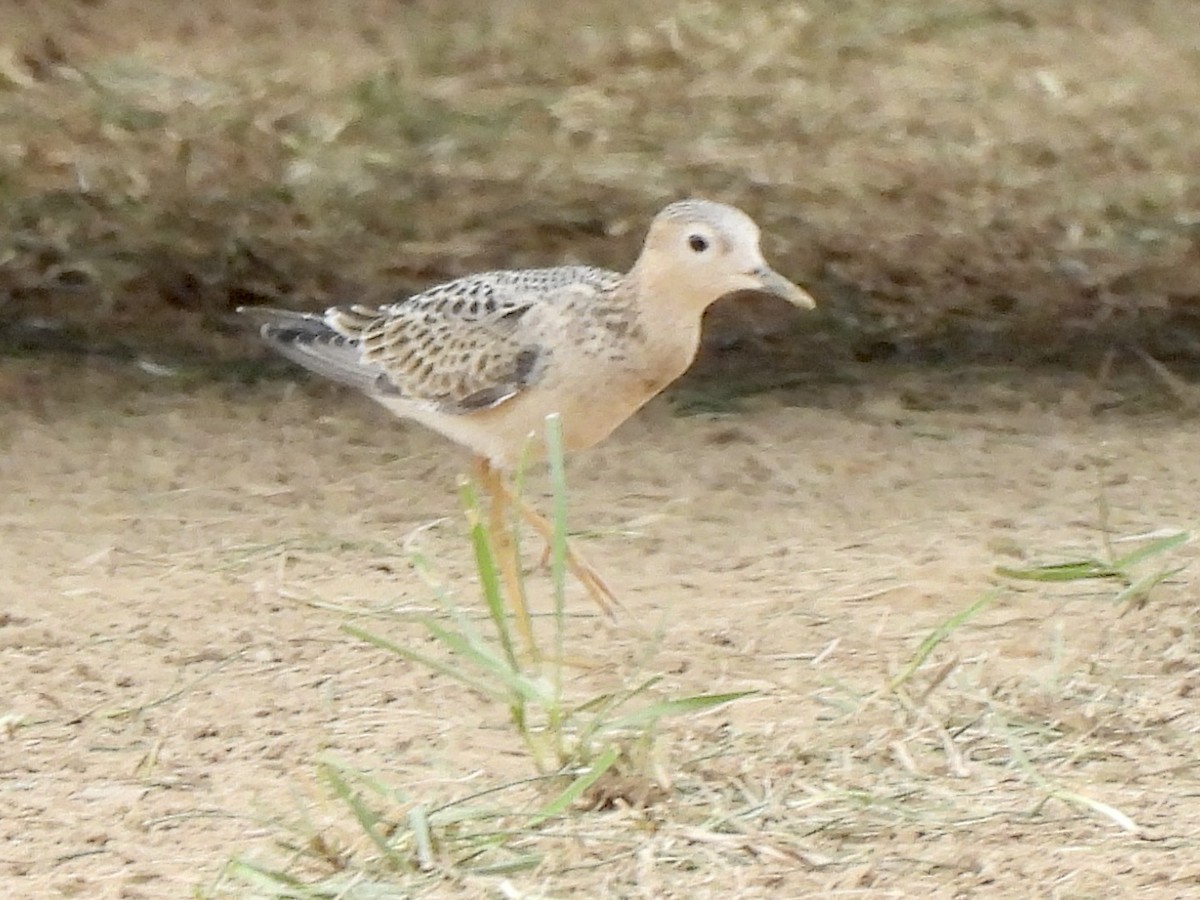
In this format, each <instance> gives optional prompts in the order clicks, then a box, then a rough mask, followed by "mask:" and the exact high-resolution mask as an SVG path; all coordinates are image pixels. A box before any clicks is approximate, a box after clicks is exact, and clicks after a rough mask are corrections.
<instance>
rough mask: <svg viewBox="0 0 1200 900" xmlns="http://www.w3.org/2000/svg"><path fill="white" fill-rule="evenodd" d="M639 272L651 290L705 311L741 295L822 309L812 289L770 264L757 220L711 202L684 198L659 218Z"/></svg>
mask: <svg viewBox="0 0 1200 900" xmlns="http://www.w3.org/2000/svg"><path fill="white" fill-rule="evenodd" d="M635 272H636V273H637V275H638V277H639V278H640V279H641V281H642V283H643V284H644V285H645V287H646V288H647V289H648V290H649V291H651V292H654V293H659V292H662V293H669V294H670V295H672V296H677V297H679V298H680V299H681V300H684V301H685V302H688V304H689V305H695V306H698V307H699V308H700V309H704V308H705V307H707V306H708V305H709V304H711V303H713V302H714V301H716V300H718V299H720V298H721V297H724V296H726V295H727V294H734V293H738V292H740V291H757V292H763V293H767V294H774V295H775V296H777V297H782V298H783V299H784V300H786V301H788V302H789V303H791V304H793V305H794V306H798V307H802V308H804V309H814V308H815V307H816V302H815V301H814V300H813V298H812V296H811V295H810V294H809V293H808V292H807V291H804V290H802V289H801V288H799V287H797V286H796V285H794V284H792V283H791V282H790V281H788V280H787V279H786V278H784V277H783V276H782V275H780V274H779V273H778V272H776V271H775V270H774V269H772V268H771V267H770V266H769V265H767V262H766V260H765V259H763V255H762V249H761V248H760V247H759V230H758V226H757V225H755V224H754V220H753V219H751V218H750V217H749V216H748V215H746V214H745V213H744V212H742V211H741V210H740V209H735V208H734V207H732V206H726V205H725V204H723V203H715V202H713V201H711V200H681V201H679V202H677V203H672V204H671V205H670V206H668V207H666V208H665V209H664V210H663V211H662V212H660V213H659V214H658V215H657V216H655V217H654V221H653V222H651V224H650V231H649V233H648V234H647V235H646V243H645V245H644V246H643V248H642V254H641V256H640V257H639V259H638V262H637V265H636V267H635Z"/></svg>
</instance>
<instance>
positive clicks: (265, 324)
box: [238, 306, 386, 393]
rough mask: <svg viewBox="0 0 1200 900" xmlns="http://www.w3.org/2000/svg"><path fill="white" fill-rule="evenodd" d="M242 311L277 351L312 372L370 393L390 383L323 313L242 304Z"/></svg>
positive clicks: (356, 345) (353, 342)
mask: <svg viewBox="0 0 1200 900" xmlns="http://www.w3.org/2000/svg"><path fill="white" fill-rule="evenodd" d="M238 312H239V313H241V314H242V315H245V316H247V317H248V318H249V319H251V320H252V321H253V322H254V323H255V324H257V325H258V333H259V335H260V336H261V337H262V339H263V340H264V341H265V342H266V343H267V345H268V346H269V347H271V348H272V349H273V350H275V352H277V353H279V354H280V355H282V356H285V357H287V358H288V359H290V360H291V361H292V362H294V363H298V364H300V365H301V366H303V367H304V368H306V369H308V370H309V371H311V372H315V373H317V374H318V375H323V376H324V377H326V378H331V379H333V380H334V381H337V382H340V383H342V384H345V385H349V386H350V387H353V388H358V389H359V390H361V391H366V392H367V393H379V392H380V388H381V382H386V376H384V375H383V373H382V372H381V371H380V369H379V368H377V367H376V366H373V365H369V364H364V363H363V362H362V353H361V350H360V349H359V346H358V342H357V341H354V340H351V339H350V338H348V337H346V336H345V335H343V334H341V333H340V332H338V331H336V330H334V329H333V328H331V327H330V326H329V325H328V324H327V323H326V321H325V317H324V316H322V315H319V314H317V313H301V312H292V311H291V310H286V309H273V308H271V307H267V306H240V307H238Z"/></svg>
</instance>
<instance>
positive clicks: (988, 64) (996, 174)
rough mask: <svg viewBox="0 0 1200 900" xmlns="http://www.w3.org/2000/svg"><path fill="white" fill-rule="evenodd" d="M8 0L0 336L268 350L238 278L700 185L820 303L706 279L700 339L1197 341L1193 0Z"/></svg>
mask: <svg viewBox="0 0 1200 900" xmlns="http://www.w3.org/2000/svg"><path fill="white" fill-rule="evenodd" d="M151 7H152V9H151ZM0 15H2V21H0V353H4V354H13V353H31V352H32V353H41V352H47V351H55V352H60V351H61V352H66V353H87V354H91V355H96V354H103V355H110V356H116V357H118V358H130V357H139V358H140V357H147V358H152V359H154V360H156V361H158V362H160V363H162V364H164V365H192V366H197V365H199V366H213V365H215V366H218V367H220V368H222V369H224V370H226V371H228V370H229V369H228V367H230V366H234V367H235V368H236V366H237V365H238V364H239V361H246V360H262V362H261V365H263V366H274V365H283V364H282V363H276V362H274V361H272V362H269V363H268V362H267V361H266V359H265V357H264V356H263V355H262V353H261V351H260V350H259V348H257V347H256V346H255V342H254V341H253V339H252V337H250V336H247V334H246V333H245V331H244V329H243V328H242V327H241V326H240V325H239V323H237V322H236V320H235V318H234V317H233V316H232V315H231V310H232V309H233V307H235V306H237V305H238V304H243V303H265V304H276V303H278V304H288V305H293V306H299V307H308V308H319V307H322V306H324V305H327V304H329V303H332V302H344V301H348V300H362V299H366V300H383V299H386V298H388V297H390V296H393V295H395V294H397V293H403V292H411V291H416V290H419V289H420V288H422V287H425V286H427V285H429V284H431V283H433V282H436V281H439V280H444V279H447V278H451V277H454V276H457V275H461V274H464V273H467V272H471V271H476V270H481V269H487V268H492V267H517V266H527V265H553V264H560V263H569V262H588V263H594V264H598V265H603V266H608V267H612V268H617V269H622V268H624V267H627V266H628V265H629V263H630V262H631V261H632V259H633V258H634V256H635V255H636V252H637V249H638V246H639V243H640V241H641V238H642V235H643V230H644V228H645V226H646V224H647V222H648V220H649V218H650V216H651V215H653V213H654V212H655V211H656V210H657V209H658V208H659V207H661V206H662V205H663V204H664V203H666V202H668V201H670V200H673V199H677V198H680V197H685V196H691V195H702V196H709V197H713V198H716V199H720V200H724V201H728V202H731V203H735V204H738V205H740V206H742V207H743V208H745V209H746V210H747V211H748V212H750V213H751V214H752V215H754V216H755V217H756V218H757V219H758V220H759V222H760V223H761V224H762V225H763V229H764V233H765V250H766V253H767V255H768V257H769V258H770V259H771V260H772V261H773V262H774V263H775V264H776V265H777V267H778V268H779V269H780V270H781V271H783V272H784V273H786V274H787V275H789V276H790V277H792V278H793V279H794V280H796V281H798V282H799V283H801V284H804V285H806V286H808V287H809V288H810V289H811V290H812V292H813V293H814V294H815V295H817V296H818V298H819V299H820V300H821V301H822V303H823V312H822V315H821V316H820V317H819V318H816V319H814V318H813V317H804V318H803V319H798V318H797V317H796V315H795V314H794V313H793V312H792V311H790V310H786V309H779V308H777V307H776V306H775V305H773V304H770V303H767V302H766V301H762V300H755V299H752V298H739V299H737V300H734V301H731V302H727V303H723V304H722V305H720V306H719V307H718V308H717V309H715V310H714V312H713V314H712V321H711V322H710V325H711V328H710V329H709V336H708V342H707V348H706V354H705V358H706V359H707V360H708V363H709V364H712V362H713V359H714V358H716V357H720V358H721V359H722V360H723V363H722V364H723V365H726V366H731V365H736V362H737V360H738V358H739V357H740V356H742V355H745V356H748V357H749V358H751V359H753V360H754V365H755V366H756V367H759V366H761V364H762V360H763V358H764V355H765V357H766V358H767V360H768V362H769V365H770V367H771V371H772V372H774V373H777V374H778V375H779V376H780V377H786V376H787V375H788V373H794V372H798V371H799V372H802V371H805V370H807V369H813V370H817V369H821V370H828V369H831V368H837V365H838V363H839V362H843V363H845V364H846V365H850V366H853V365H857V364H861V363H873V362H877V361H892V362H917V363H922V364H924V363H928V362H936V363H938V364H942V365H953V364H955V363H957V362H967V363H970V362H978V361H985V362H995V361H1003V362H1009V361H1018V362H1021V363H1022V364H1025V363H1031V362H1049V363H1054V364H1058V365H1062V364H1067V365H1069V366H1072V367H1075V366H1095V365H1105V364H1107V363H1106V361H1107V362H1112V361H1113V360H1114V359H1121V358H1129V359H1131V360H1134V366H1135V367H1137V368H1142V364H1141V363H1140V362H1137V361H1136V357H1137V356H1138V355H1139V351H1140V353H1141V354H1148V355H1150V356H1152V357H1153V358H1154V359H1156V360H1158V361H1160V362H1162V363H1166V364H1168V365H1169V366H1170V367H1171V368H1172V370H1173V371H1175V372H1186V371H1187V370H1188V369H1189V368H1190V367H1194V365H1195V363H1196V362H1197V361H1198V360H1200V304H1198V302H1197V301H1198V299H1200V28H1197V25H1196V6H1195V4H1194V3H1193V2H1191V0H1151V2H1142V3H1126V2H1115V0H1113V2H1105V0H1088V2H1084V0H1078V2H1069V0H1068V2H1061V3H1054V4H1046V3H1041V2H1036V0H933V2H928V0H891V2H884V0H857V2H844V0H836V2H835V0H812V2H807V3H767V2H752V3H733V2H725V0H694V2H693V0H681V2H663V0H595V2H588V3H571V2H563V0H553V2H551V0H525V2H505V0H500V2H493V3H488V4H478V3H475V2H467V0H438V2H420V0H412V2H397V0H386V2H385V0H338V2H332V0H258V2H252V0H223V2H222V0H211V2H203V3H193V4H167V3H162V4H149V5H148V4H146V3H145V2H139V0H78V2H67V0H55V2H43V3H11V4H6V5H5V7H4V11H3V13H2V14H0ZM742 351H746V352H745V354H742ZM1131 351H1132V352H1131ZM702 368H703V366H702ZM289 371H290V370H289ZM760 371H761V370H760Z"/></svg>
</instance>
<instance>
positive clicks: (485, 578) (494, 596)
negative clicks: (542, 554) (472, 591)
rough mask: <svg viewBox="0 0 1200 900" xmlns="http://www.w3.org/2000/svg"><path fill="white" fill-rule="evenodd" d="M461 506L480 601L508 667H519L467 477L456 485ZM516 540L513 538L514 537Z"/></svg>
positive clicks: (492, 555) (487, 542) (491, 554)
mask: <svg viewBox="0 0 1200 900" xmlns="http://www.w3.org/2000/svg"><path fill="white" fill-rule="evenodd" d="M459 493H460V495H461V497H462V503H463V508H464V509H465V511H466V514H467V526H468V532H469V534H470V538H471V547H472V549H473V550H474V552H475V569H476V571H478V572H479V587H480V590H481V591H482V592H483V602H484V604H485V605H486V606H487V611H488V615H489V616H490V617H491V619H492V623H493V625H494V626H495V628H496V635H497V637H498V638H499V640H500V646H501V648H502V649H503V650H504V655H505V657H506V658H507V659H508V664H509V667H510V668H511V669H514V670H515V669H519V668H520V666H519V663H518V661H517V654H516V651H515V649H514V648H513V641H512V633H511V631H510V630H509V627H508V612H507V610H506V609H505V605H504V595H503V593H502V591H501V588H500V570H499V569H498V568H497V566H496V554H495V553H494V552H493V549H492V541H491V538H490V536H489V535H488V530H487V528H486V527H485V526H484V524H483V517H482V516H481V515H480V511H479V497H478V495H477V494H476V493H475V489H474V488H473V487H472V485H471V483H470V482H469V481H467V480H465V479H464V480H463V481H462V482H461V484H460V485H459ZM514 540H515V538H514Z"/></svg>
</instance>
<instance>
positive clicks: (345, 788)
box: [320, 766, 412, 872]
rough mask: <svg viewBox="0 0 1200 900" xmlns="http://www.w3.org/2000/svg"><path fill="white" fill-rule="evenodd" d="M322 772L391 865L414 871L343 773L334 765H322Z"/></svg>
mask: <svg viewBox="0 0 1200 900" xmlns="http://www.w3.org/2000/svg"><path fill="white" fill-rule="evenodd" d="M320 771H321V774H322V775H323V776H324V778H325V780H326V782H328V784H329V786H330V787H331V788H332V789H333V792H334V794H335V795H336V796H337V797H338V798H339V799H340V800H341V801H342V802H343V803H345V804H346V805H347V806H348V807H350V812H351V814H352V815H353V816H354V819H355V821H356V822H358V827H359V828H360V829H362V832H363V834H365V835H366V836H367V837H368V838H369V839H370V841H371V843H372V844H374V845H375V848H376V849H377V850H378V851H379V852H380V854H381V855H382V856H383V858H384V859H386V860H387V862H388V863H389V865H390V866H391V867H392V868H393V869H395V870H396V871H398V872H409V871H412V864H411V863H410V862H409V861H408V860H407V859H406V858H405V857H404V856H403V854H400V853H397V852H396V850H395V848H394V847H392V845H391V844H390V843H389V842H388V839H387V838H386V837H385V836H384V835H383V834H382V833H381V832H380V831H379V828H378V825H379V822H380V818H379V816H378V815H376V814H375V812H374V811H372V810H371V809H370V808H369V807H368V806H367V805H366V804H365V803H363V801H362V799H361V798H360V797H359V796H358V794H357V793H355V791H354V790H353V788H351V786H350V783H349V782H348V781H347V780H346V779H344V778H343V777H342V775H341V773H340V772H339V771H338V770H337V769H335V768H333V767H332V766H321V770H320Z"/></svg>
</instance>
